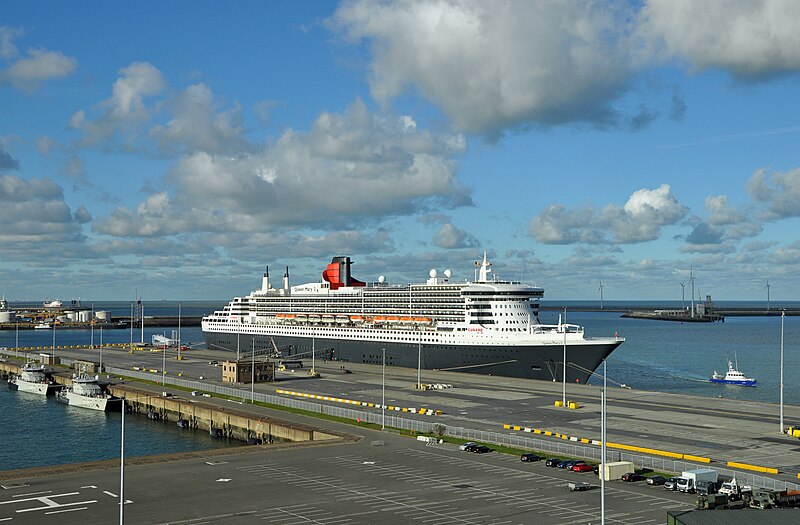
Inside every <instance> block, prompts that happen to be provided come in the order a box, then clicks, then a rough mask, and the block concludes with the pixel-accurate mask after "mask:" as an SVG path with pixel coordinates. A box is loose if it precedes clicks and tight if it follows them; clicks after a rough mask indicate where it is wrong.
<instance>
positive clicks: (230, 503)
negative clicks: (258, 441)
mask: <svg viewBox="0 0 800 525" xmlns="http://www.w3.org/2000/svg"><path fill="white" fill-rule="evenodd" d="M254 450H255V449H253V448H250V449H248V451H249V452H250V453H232V454H231V455H225V456H218V457H216V458H215V459H214V461H207V460H208V458H203V457H202V456H197V457H196V458H195V459H188V460H180V461H175V462H167V463H157V464H150V465H138V466H132V467H129V468H128V469H126V489H125V497H126V499H128V500H129V501H130V503H129V504H128V505H126V510H125V512H126V519H127V520H128V521H129V522H130V523H153V524H155V523H158V524H167V523H172V524H177V523H184V524H188V523H192V524H194V523H231V524H235V523H253V522H254V520H255V519H258V520H259V522H261V523H273V524H276V525H300V524H307V523H317V524H328V525H333V524H375V523H382V524H384V525H394V524H405V523H426V524H431V523H433V524H450V523H460V524H475V525H478V524H481V525H483V524H498V525H499V524H509V525H513V524H530V523H537V524H542V525H548V524H589V523H594V524H597V523H599V522H600V494H601V493H600V489H599V481H598V478H597V477H596V475H594V474H593V473H591V472H588V473H578V472H571V471H567V470H562V469H558V468H551V467H546V466H545V464H544V462H542V461H539V462H533V463H526V462H522V461H520V459H519V457H518V456H510V455H505V454H500V453H498V452H494V451H493V452H489V453H484V454H475V453H471V452H467V451H462V450H459V447H458V446H457V445H453V444H446V443H445V444H436V445H429V444H427V445H426V443H424V442H421V441H416V440H412V439H410V438H406V437H400V436H396V435H394V434H389V433H382V432H379V431H367V435H366V436H365V438H364V439H362V440H361V441H359V442H358V443H352V444H337V445H326V446H313V447H300V448H291V447H289V448H285V449H269V448H266V449H263V450H260V451H258V452H255V451H254ZM576 481H584V482H588V483H590V484H592V485H593V486H594V488H592V489H591V490H586V491H579V492H578V491H576V492H570V491H569V490H568V488H567V484H568V483H569V482H576ZM117 483H118V472H117V471H114V470H111V471H103V470H101V471H91V472H82V473H81V472H78V473H65V474H59V475H53V476H47V477H44V478H39V479H36V480H32V485H31V486H28V487H24V488H17V489H8V490H0V520H3V521H9V522H10V523H11V524H12V525H13V524H25V523H37V524H41V523H56V522H57V521H56V520H58V522H60V523H73V522H77V521H80V522H81V523H86V524H92V523H97V524H107V523H110V522H111V520H114V519H115V518H114V517H115V516H116V514H117V513H118V506H117V505H116V504H115V500H114V499H113V498H111V497H107V496H103V497H102V498H97V497H92V498H91V499H93V500H97V501H96V502H94V503H92V504H91V505H83V506H81V507H76V509H75V510H74V511H71V512H69V513H68V514H64V513H61V514H46V512H45V511H47V512H52V511H53V510H55V509H48V508H44V507H42V506H41V505H38V504H37V506H38V507H42V509H41V510H40V511H39V510H33V511H26V512H17V510H22V509H23V507H22V506H20V505H18V504H15V503H12V502H13V501H20V500H21V499H23V498H20V495H24V494H26V493H33V492H36V493H45V491H52V492H53V493H58V494H68V493H73V492H74V493H76V494H77V492H78V491H76V490H75V489H76V488H77V486H80V487H83V490H84V491H86V490H88V489H86V487H92V486H94V487H106V488H110V489H109V492H110V491H111V490H115V489H113V487H115V485H116V484H117ZM74 497H75V498H79V499H80V500H81V501H85V500H88V499H89V498H86V497H83V496H78V495H76V496H74ZM63 504H65V503H63ZM693 504H694V497H693V496H691V495H687V494H681V493H677V492H672V491H668V490H665V489H663V488H662V487H653V486H648V485H645V483H644V482H634V483H625V482H622V481H613V482H608V483H607V484H606V522H607V523H609V524H611V523H615V524H629V525H634V524H647V523H663V522H664V520H665V518H666V511H667V510H678V509H689V508H692V506H693ZM83 507H85V508H83ZM64 510H66V509H64ZM70 520H75V521H70Z"/></svg>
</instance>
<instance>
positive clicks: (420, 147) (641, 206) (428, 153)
mask: <svg viewBox="0 0 800 525" xmlns="http://www.w3.org/2000/svg"><path fill="white" fill-rule="evenodd" d="M3 11H4V13H3V17H2V20H0V219H2V220H1V221H0V261H2V264H0V293H2V294H3V295H4V296H5V297H6V298H7V299H10V300H22V299H27V300H43V299H47V298H60V299H62V300H63V299H73V298H81V299H82V300H115V299H118V300H127V299H130V298H132V297H133V295H134V293H135V291H137V290H138V293H139V295H140V296H141V297H142V298H143V299H145V300H160V299H173V300H192V299H228V298H230V297H231V296H233V295H239V294H242V293H246V292H247V291H249V290H251V289H254V288H256V287H258V286H259V283H260V275H261V273H262V272H263V268H264V266H266V265H269V266H270V268H271V272H270V273H271V275H272V276H273V279H275V278H279V277H280V276H282V274H283V269H284V267H285V266H289V267H290V274H291V282H292V284H299V283H301V282H307V281H315V280H318V279H319V278H320V273H321V271H322V270H323V269H324V267H325V265H326V264H327V263H328V262H329V260H330V257H332V256H335V255H350V256H351V257H352V258H353V260H354V261H355V266H354V275H355V276H356V277H358V278H360V279H362V280H367V281H373V280H377V277H378V276H379V275H384V276H386V278H387V280H389V281H390V282H395V283H406V282H418V281H421V280H423V279H424V278H425V277H426V276H427V273H428V270H429V269H431V268H437V269H439V270H440V271H441V270H443V269H445V268H450V269H452V271H453V274H454V278H456V279H459V280H460V279H468V278H472V276H473V261H475V260H476V259H478V258H480V256H481V254H482V253H483V251H487V252H488V253H489V257H490V258H491V259H492V260H493V261H494V268H495V271H496V272H497V274H498V276H499V277H501V278H510V279H522V280H524V281H527V282H531V283H535V284H536V285H539V286H542V287H544V288H545V290H546V292H545V293H546V295H545V298H546V299H551V300H557V299H564V300H580V299H597V298H598V289H599V284H600V282H601V281H602V283H603V287H604V297H605V299H606V300H625V299H654V300H658V299H663V300H680V299H681V283H688V279H689V272H690V270H692V269H693V270H694V272H695V274H696V276H697V280H696V286H697V288H698V289H699V293H701V294H702V295H706V294H711V295H712V296H713V297H714V298H715V299H719V300H736V299H743V300H766V293H767V292H766V285H767V283H768V282H769V284H770V296H771V299H772V300H773V301H782V300H783V301H790V300H798V298H800V240H799V239H798V234H797V232H798V230H799V229H800V228H798V226H800V220H798V217H800V158H799V156H798V151H800V147H799V146H798V145H799V144H800V141H799V140H798V139H800V104H798V93H800V91H799V90H798V80H799V79H800V76H798V73H800V35H799V34H798V32H797V31H796V29H795V28H796V23H797V21H798V20H800V3H797V2H794V1H791V0H787V1H782V0H774V1H763V2H759V1H752V2H733V1H719V2H691V1H686V0H654V1H649V2H648V1H644V2H630V3H621V2H595V1H588V0H587V1H581V2H572V1H563V2H527V1H521V2H515V1H496V2H491V3H487V2H477V1H475V2H468V1H463V2H457V1H414V2H376V1H366V0H363V1H351V2H340V3H335V2H254V1H240V2H212V1H196V2H148V1H144V2H135V3H108V2H78V3H66V2H55V1H49V2H42V1H24V2H23V1H13V2H10V3H8V4H6V5H5V6H4V10H3ZM688 289H689V288H688V286H687V290H688ZM687 293H688V292H687ZM687 297H688V295H687Z"/></svg>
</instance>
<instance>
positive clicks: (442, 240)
mask: <svg viewBox="0 0 800 525" xmlns="http://www.w3.org/2000/svg"><path fill="white" fill-rule="evenodd" d="M433 244H435V245H436V246H438V247H439V248H445V249H448V250H450V249H454V248H474V247H476V246H478V240H477V239H476V238H475V237H474V236H473V235H471V234H470V233H468V232H467V231H465V230H462V229H461V228H459V227H457V226H455V225H453V224H451V223H449V222H448V223H446V224H443V225H442V227H441V228H439V230H438V231H437V232H436V235H434V237H433Z"/></svg>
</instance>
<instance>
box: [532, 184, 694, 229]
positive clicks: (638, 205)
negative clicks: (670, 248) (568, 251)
mask: <svg viewBox="0 0 800 525" xmlns="http://www.w3.org/2000/svg"><path fill="white" fill-rule="evenodd" d="M687 212H688V208H687V207H686V206H684V205H683V204H681V203H679V202H678V200H677V199H676V198H675V196H674V195H672V192H671V189H670V186H669V185H668V184H662V185H661V186H660V187H658V188H656V189H654V190H649V189H640V190H637V191H635V192H633V193H632V194H631V196H630V197H629V198H628V201H627V202H626V203H625V205H624V206H623V207H621V208H620V207H619V206H616V205H614V204H609V205H607V206H606V207H605V208H604V209H603V210H601V211H598V210H595V209H594V208H584V209H577V210H568V209H566V208H565V207H563V206H560V205H551V206H549V207H548V208H547V209H545V210H544V211H543V212H542V213H540V214H539V215H537V216H536V217H534V218H533V219H531V222H530V224H529V229H528V232H529V234H530V235H531V236H532V237H534V238H535V239H536V240H537V241H539V242H541V243H544V244H574V243H577V242H585V243H589V244H596V243H605V242H613V243H615V244H633V243H639V242H645V241H651V240H654V239H656V238H658V236H659V234H660V232H661V228H662V227H664V226H668V225H672V224H676V223H677V222H678V221H680V220H681V219H682V218H683V217H684V216H685V215H686V213H687Z"/></svg>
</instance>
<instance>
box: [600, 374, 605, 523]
mask: <svg viewBox="0 0 800 525" xmlns="http://www.w3.org/2000/svg"><path fill="white" fill-rule="evenodd" d="M606 377H607V376H606V360H605V359H603V393H602V395H601V396H600V412H601V414H602V415H601V417H600V442H601V444H602V447H601V450H600V465H601V467H600V468H602V469H603V471H602V472H601V473H600V524H601V525H605V523H606V418H607V415H606V384H607V383H606Z"/></svg>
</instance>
